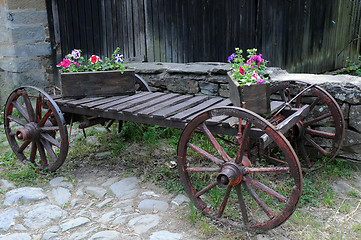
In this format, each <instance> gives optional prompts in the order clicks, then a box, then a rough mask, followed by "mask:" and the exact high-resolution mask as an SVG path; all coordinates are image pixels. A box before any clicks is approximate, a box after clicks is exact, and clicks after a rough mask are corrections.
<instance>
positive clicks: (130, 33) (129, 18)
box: [126, 0, 137, 58]
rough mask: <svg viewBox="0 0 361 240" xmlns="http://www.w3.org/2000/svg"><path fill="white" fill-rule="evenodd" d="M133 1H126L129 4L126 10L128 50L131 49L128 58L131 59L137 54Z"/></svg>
mask: <svg viewBox="0 0 361 240" xmlns="http://www.w3.org/2000/svg"><path fill="white" fill-rule="evenodd" d="M132 2H133V1H132V0H126V3H127V8H126V13H127V14H126V16H127V21H126V23H127V26H128V29H129V30H128V36H127V37H128V39H127V40H128V48H129V53H128V54H129V55H128V57H129V58H131V57H134V52H135V50H134V49H135V48H136V46H135V43H134V36H133V33H134V31H135V30H137V29H134V27H133V24H134V21H133V16H132Z"/></svg>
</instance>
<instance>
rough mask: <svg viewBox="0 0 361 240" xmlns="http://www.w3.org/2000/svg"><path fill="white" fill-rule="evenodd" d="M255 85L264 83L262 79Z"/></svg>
mask: <svg viewBox="0 0 361 240" xmlns="http://www.w3.org/2000/svg"><path fill="white" fill-rule="evenodd" d="M256 83H257V84H261V83H264V79H263V78H262V79H260V80H258V81H257V82H256Z"/></svg>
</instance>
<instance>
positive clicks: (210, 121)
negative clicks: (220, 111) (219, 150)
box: [206, 115, 230, 125]
mask: <svg viewBox="0 0 361 240" xmlns="http://www.w3.org/2000/svg"><path fill="white" fill-rule="evenodd" d="M228 118H230V117H229V116H225V115H221V116H216V117H212V118H210V119H208V120H207V121H206V124H207V125H222V122H223V121H226V120H227V119H228Z"/></svg>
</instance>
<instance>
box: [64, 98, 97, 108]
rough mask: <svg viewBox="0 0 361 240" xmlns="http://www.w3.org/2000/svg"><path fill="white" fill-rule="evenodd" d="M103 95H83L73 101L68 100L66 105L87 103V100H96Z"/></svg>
mask: <svg viewBox="0 0 361 240" xmlns="http://www.w3.org/2000/svg"><path fill="white" fill-rule="evenodd" d="M103 98H104V97H85V98H81V99H76V100H73V101H68V102H66V105H68V106H71V105H75V106H76V105H80V104H83V103H88V102H93V101H97V100H99V99H103Z"/></svg>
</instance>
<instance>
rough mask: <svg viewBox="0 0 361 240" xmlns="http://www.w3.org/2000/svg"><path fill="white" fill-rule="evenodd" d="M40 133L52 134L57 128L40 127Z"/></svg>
mask: <svg viewBox="0 0 361 240" xmlns="http://www.w3.org/2000/svg"><path fill="white" fill-rule="evenodd" d="M40 131H41V132H53V131H59V127H58V126H52V127H41V128H40Z"/></svg>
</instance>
